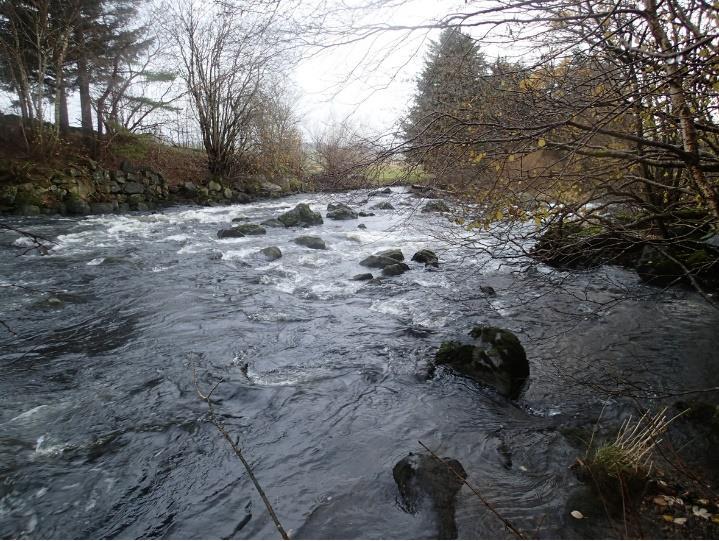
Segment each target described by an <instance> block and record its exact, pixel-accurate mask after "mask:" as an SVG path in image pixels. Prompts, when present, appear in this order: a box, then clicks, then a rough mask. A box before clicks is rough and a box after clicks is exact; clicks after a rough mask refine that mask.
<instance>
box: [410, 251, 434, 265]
mask: <svg viewBox="0 0 719 541" xmlns="http://www.w3.org/2000/svg"><path fill="white" fill-rule="evenodd" d="M412 261H416V262H417V263H424V264H425V266H427V267H439V258H438V257H437V254H435V253H434V252H433V251H432V250H420V251H419V252H417V253H416V254H414V255H413V256H412Z"/></svg>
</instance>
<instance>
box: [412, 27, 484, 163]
mask: <svg viewBox="0 0 719 541" xmlns="http://www.w3.org/2000/svg"><path fill="white" fill-rule="evenodd" d="M487 88H488V65H487V63H486V61H485V58H484V55H483V54H482V53H481V52H480V50H479V46H478V45H477V42H476V41H475V40H474V39H473V38H471V37H470V36H468V35H467V34H465V33H463V32H462V31H460V30H458V29H454V28H449V29H446V30H444V31H443V32H442V34H441V35H440V37H439V40H438V41H436V42H432V43H431V45H430V50H429V54H428V56H427V60H426V64H425V67H424V70H423V71H422V73H421V75H420V77H419V78H418V80H417V92H416V95H415V100H414V104H413V106H412V107H411V109H410V111H409V114H408V116H407V118H406V119H405V121H404V122H403V131H404V137H405V140H406V141H407V148H408V151H407V155H408V157H410V158H411V159H412V160H413V161H415V162H417V163H420V164H421V165H422V166H423V167H424V168H425V170H427V171H430V172H439V171H442V172H443V173H447V172H448V171H451V172H452V173H453V174H454V175H459V176H466V175H468V174H469V175H472V174H473V169H476V167H475V158H476V153H475V152H474V151H473V149H472V148H468V145H467V144H466V141H467V140H469V139H471V132H472V129H473V128H472V123H473V122H474V121H475V120H476V119H477V118H478V117H479V116H480V115H481V114H482V110H481V109H482V101H483V95H484V94H485V93H486V91H487ZM459 141H461V143H456V142H459Z"/></svg>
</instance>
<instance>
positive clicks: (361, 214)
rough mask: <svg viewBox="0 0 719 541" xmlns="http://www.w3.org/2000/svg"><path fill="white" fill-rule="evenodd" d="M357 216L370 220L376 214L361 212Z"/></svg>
mask: <svg viewBox="0 0 719 541" xmlns="http://www.w3.org/2000/svg"><path fill="white" fill-rule="evenodd" d="M357 215H358V216H359V217H360V218H369V217H370V216H374V212H367V211H364V210H361V211H359V212H358V213H357Z"/></svg>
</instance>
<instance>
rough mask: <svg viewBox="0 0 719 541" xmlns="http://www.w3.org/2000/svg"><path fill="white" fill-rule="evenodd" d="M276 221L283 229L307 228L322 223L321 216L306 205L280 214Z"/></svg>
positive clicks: (303, 204) (302, 204)
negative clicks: (280, 223)
mask: <svg viewBox="0 0 719 541" xmlns="http://www.w3.org/2000/svg"><path fill="white" fill-rule="evenodd" d="M277 219H278V220H279V221H280V222H282V224H283V225H284V226H285V227H298V226H299V227H309V226H311V225H320V224H322V223H324V220H322V215H321V214H320V213H319V212H314V211H313V210H312V209H311V208H310V206H309V205H308V204H307V203H300V204H299V205H297V206H296V207H295V208H293V209H292V210H288V211H287V212H285V213H284V214H280V215H279V216H278V217H277Z"/></svg>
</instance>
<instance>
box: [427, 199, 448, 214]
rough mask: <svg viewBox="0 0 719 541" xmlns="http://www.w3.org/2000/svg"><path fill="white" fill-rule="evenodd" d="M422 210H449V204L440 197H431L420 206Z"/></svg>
mask: <svg viewBox="0 0 719 541" xmlns="http://www.w3.org/2000/svg"><path fill="white" fill-rule="evenodd" d="M422 212H449V206H448V205H447V203H445V202H444V201H442V200H441V199H433V200H432V201H428V202H427V204H426V205H425V206H424V207H422Z"/></svg>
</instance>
